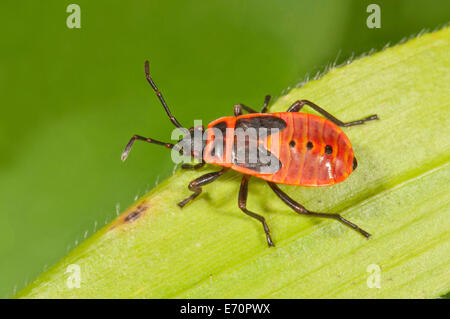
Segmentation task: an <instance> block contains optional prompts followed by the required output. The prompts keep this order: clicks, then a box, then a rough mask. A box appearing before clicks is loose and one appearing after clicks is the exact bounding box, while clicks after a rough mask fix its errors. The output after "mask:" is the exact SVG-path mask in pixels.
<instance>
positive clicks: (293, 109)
mask: <svg viewBox="0 0 450 319" xmlns="http://www.w3.org/2000/svg"><path fill="white" fill-rule="evenodd" d="M304 105H309V106H310V107H311V108H313V109H314V110H316V111H317V112H319V113H320V114H322V115H323V116H325V117H326V118H327V119H329V120H330V121H331V122H333V123H334V124H336V125H339V126H353V125H360V124H364V122H366V121H371V120H378V116H377V115H376V114H374V115H371V116H368V117H366V118H364V119H362V120H357V121H351V122H342V121H341V120H339V119H337V118H335V117H334V116H333V115H331V114H330V113H328V112H327V111H325V110H324V109H323V108H321V107H320V106H318V105H316V104H314V103H313V102H311V101H308V100H300V101H296V102H294V104H292V105H291V106H290V107H289V109H288V112H298V111H300V110H301V108H302V107H303V106H304Z"/></svg>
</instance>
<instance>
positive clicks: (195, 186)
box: [178, 167, 228, 208]
mask: <svg viewBox="0 0 450 319" xmlns="http://www.w3.org/2000/svg"><path fill="white" fill-rule="evenodd" d="M227 170H228V167H224V168H223V169H222V170H220V171H218V172H213V173H208V174H205V175H202V176H200V177H199V178H196V179H194V180H193V181H192V182H190V183H189V186H188V187H189V189H190V190H191V191H193V192H194V193H193V194H192V195H191V196H189V197H187V198H186V199H184V200H183V201H181V202H179V203H178V206H180V207H181V208H183V207H184V206H185V205H186V204H187V203H189V202H190V201H191V200H193V199H195V198H196V197H197V196H198V195H200V194H201V192H202V186H205V185H206V184H209V183H212V182H214V181H215V180H216V179H217V178H219V177H220V176H222V175H223V174H224V173H225V172H226V171H227Z"/></svg>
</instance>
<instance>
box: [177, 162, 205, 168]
mask: <svg viewBox="0 0 450 319" xmlns="http://www.w3.org/2000/svg"><path fill="white" fill-rule="evenodd" d="M205 164H206V163H205V162H201V163H198V164H194V165H192V164H183V165H181V168H183V169H197V168H201V167H203V166H205Z"/></svg>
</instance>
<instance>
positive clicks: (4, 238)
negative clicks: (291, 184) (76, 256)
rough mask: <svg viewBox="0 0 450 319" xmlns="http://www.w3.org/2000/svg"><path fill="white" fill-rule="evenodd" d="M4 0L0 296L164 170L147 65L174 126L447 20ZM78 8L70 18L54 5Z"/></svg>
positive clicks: (317, 8) (400, 12) (434, 10)
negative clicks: (127, 150)
mask: <svg viewBox="0 0 450 319" xmlns="http://www.w3.org/2000/svg"><path fill="white" fill-rule="evenodd" d="M373 2H375V1H373V0H372V1H361V0H354V1H351V0H347V1H337V0H329V1H325V0H323V1H314V0H311V1H299V0H295V1H294V0H292V1H275V0H271V1H261V0H253V1H242V0H227V1H225V0H224V1H219V0H214V1H202V2H201V1H186V0H184V1H181V0H180V1H169V0H166V1H155V0H153V1H137V0H135V1H111V0H108V1H106V0H102V1H100V0H97V1H87V0H83V1H82V0H76V1H75V0H71V1H61V0H59V1H56V0H54V1H50V0H47V1H35V0H29V1H23V0H22V1H5V0H2V1H1V4H0V12H1V13H0V15H1V19H0V30H1V33H2V36H1V41H0V49H1V50H0V58H1V59H0V92H1V98H2V101H1V113H0V114H1V115H0V148H1V150H2V154H1V156H0V176H1V177H0V227H1V231H0V297H11V296H12V295H13V294H14V292H15V291H18V290H20V289H21V288H23V287H24V286H25V285H26V283H28V282H30V281H31V280H32V279H34V278H35V277H36V276H38V275H39V274H40V273H42V272H43V270H44V269H46V268H48V267H49V266H51V265H52V264H54V263H55V262H56V261H57V260H58V259H60V258H61V257H63V256H64V255H65V254H66V253H67V252H68V251H70V250H71V249H73V248H74V247H75V246H76V245H77V244H79V243H80V242H81V241H83V240H84V238H86V237H87V236H90V235H91V234H92V233H93V232H95V230H98V229H99V228H101V227H102V226H104V225H105V223H106V222H109V221H111V220H112V219H113V218H114V217H115V216H116V212H117V210H123V209H125V208H126V207H127V206H129V205H130V204H131V203H132V202H133V201H134V200H135V198H136V196H142V195H143V194H144V193H145V192H146V191H148V190H150V189H151V188H153V187H154V185H155V182H157V180H162V179H164V178H166V177H167V176H169V175H170V174H171V171H172V169H173V164H172V163H171V161H170V153H169V152H168V151H167V150H165V149H163V148H160V147H157V146H150V145H145V144H138V145H137V147H135V148H134V149H133V152H132V153H131V156H130V157H129V159H128V160H127V162H125V163H122V162H121V161H120V154H121V152H122V150H123V147H124V145H125V144H126V143H127V142H128V139H129V138H130V137H131V136H132V134H134V133H139V134H142V135H144V136H148V137H154V138H157V139H158V138H159V139H162V140H166V141H169V140H170V133H171V131H172V129H173V127H172V125H171V123H170V122H169V121H168V119H167V117H166V115H165V113H164V111H163V109H162V108H161V106H160V104H159V103H158V100H157V99H156V97H155V96H154V93H153V92H152V90H151V89H150V87H149V86H148V84H147V83H146V81H145V78H144V73H143V64H144V61H145V60H146V59H149V60H150V64H151V66H150V68H151V71H152V74H153V77H154V79H155V81H156V82H157V84H158V85H159V86H160V89H161V90H162V92H163V93H164V95H165V97H166V99H167V101H168V103H169V105H170V106H171V108H172V111H173V112H174V113H175V114H176V116H177V117H178V120H179V121H180V122H181V123H183V124H184V125H185V126H188V127H189V126H192V124H193V120H194V119H203V120H204V123H207V122H209V121H211V120H213V119H215V118H217V117H220V116H224V115H230V114H232V108H233V105H234V104H236V103H245V104H247V105H252V106H255V107H258V108H259V106H260V105H261V104H262V101H263V98H264V95H265V94H272V95H274V96H275V97H276V96H279V95H280V94H281V92H282V91H283V90H284V89H286V88H288V87H289V86H295V85H296V84H297V83H299V82H301V81H302V80H303V79H304V77H305V76H306V74H307V73H309V74H312V75H314V74H315V72H317V71H318V70H322V69H323V68H324V67H325V66H326V65H327V64H328V63H330V62H333V61H335V60H336V59H337V62H338V63H339V62H342V61H344V60H345V59H347V58H348V57H350V56H351V55H352V54H355V55H359V54H361V53H364V52H367V51H369V50H370V49H372V48H375V49H377V50H379V49H381V48H382V47H383V46H384V45H385V44H386V43H388V42H390V43H397V42H398V41H400V40H401V39H402V38H403V37H405V36H409V35H411V34H414V33H418V32H419V31H421V30H422V29H423V28H431V29H433V28H436V27H439V26H442V25H443V24H444V23H446V22H447V21H448V18H449V12H450V2H449V1H446V0H442V1H437V0H433V1H411V0H403V1H400V0H397V1H376V2H375V3H378V4H379V5H380V7H381V29H368V28H367V26H366V19H367V16H368V15H369V13H367V12H366V8H367V6H368V4H370V3H373ZM70 3H77V4H78V5H80V7H81V29H69V28H67V26H66V18H67V16H68V15H69V14H68V13H66V7H67V6H68V5H69V4H70Z"/></svg>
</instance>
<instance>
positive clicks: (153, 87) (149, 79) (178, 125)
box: [145, 61, 189, 134]
mask: <svg viewBox="0 0 450 319" xmlns="http://www.w3.org/2000/svg"><path fill="white" fill-rule="evenodd" d="M145 77H146V79H147V82H148V83H149V84H150V86H151V87H152V89H153V90H154V91H155V93H156V95H157V96H158V99H159V101H160V102H161V104H162V106H163V107H164V110H165V111H166V113H167V115H168V116H169V119H170V121H171V122H172V123H173V125H175V126H176V127H178V128H180V129H181V130H182V131H183V132H184V133H186V134H187V133H189V132H188V130H187V129H185V128H184V127H183V126H181V124H180V123H179V122H178V121H177V119H176V118H175V116H173V115H172V113H171V112H170V110H169V107H168V106H167V103H166V101H165V100H164V97H163V96H162V94H161V92H160V91H159V89H158V88H157V87H156V84H155V82H153V79H152V78H151V76H150V66H149V63H148V61H145Z"/></svg>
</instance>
